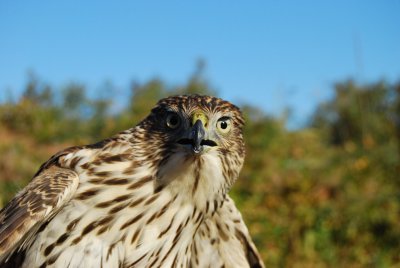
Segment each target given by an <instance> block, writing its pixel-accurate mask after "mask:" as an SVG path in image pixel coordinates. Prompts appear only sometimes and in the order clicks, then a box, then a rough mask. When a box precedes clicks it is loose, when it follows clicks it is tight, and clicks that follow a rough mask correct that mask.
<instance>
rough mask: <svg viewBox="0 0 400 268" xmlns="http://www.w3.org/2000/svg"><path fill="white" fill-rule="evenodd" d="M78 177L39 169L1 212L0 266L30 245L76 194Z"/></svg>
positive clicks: (53, 168)
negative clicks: (42, 227)
mask: <svg viewBox="0 0 400 268" xmlns="http://www.w3.org/2000/svg"><path fill="white" fill-rule="evenodd" d="M78 184H79V177H78V175H77V174H76V173H75V172H74V171H72V170H70V169H65V168H61V167H58V166H57V165H56V164H55V163H52V164H51V165H47V166H45V167H42V169H41V170H40V172H39V173H38V174H36V176H35V177H34V178H33V179H32V181H31V182H30V183H29V184H28V185H27V186H26V187H25V188H24V189H23V190H22V191H21V192H19V193H18V194H17V195H16V196H15V197H14V198H13V199H12V200H11V201H10V202H9V203H8V204H7V205H6V206H5V207H4V208H3V209H2V210H1V211H0V264H1V263H2V262H4V261H6V260H7V258H8V257H9V256H11V255H12V254H13V253H14V252H16V251H19V250H20V249H21V248H24V247H26V246H28V245H29V244H30V242H31V241H32V238H33V237H34V235H35V234H36V232H37V231H38V230H39V228H40V226H41V225H43V224H45V223H46V222H47V221H49V220H50V219H51V218H52V217H53V216H54V215H55V214H56V213H57V212H58V211H59V210H60V208H62V207H63V205H64V204H66V203H67V202H68V201H69V200H70V199H71V197H72V196H73V194H74V193H75V191H76V189H77V187H78Z"/></svg>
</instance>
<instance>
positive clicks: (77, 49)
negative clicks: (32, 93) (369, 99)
mask: <svg viewBox="0 0 400 268" xmlns="http://www.w3.org/2000/svg"><path fill="white" fill-rule="evenodd" d="M399 11H400V1H397V0H387V1H196V2H195V1H140V2H139V1H72V0H71V1H47V0H45V1H8V0H5V1H1V2H0V40H1V41H0V62H1V64H0V90H1V91H2V94H3V98H4V95H5V93H4V92H5V91H6V90H12V91H13V94H15V96H18V94H20V93H21V91H22V90H23V89H24V85H25V83H26V81H27V73H28V71H29V70H33V71H34V72H35V73H36V74H37V76H38V77H39V78H40V79H42V80H44V81H45V82H47V83H50V84H51V85H53V86H55V87H58V88H60V87H62V85H65V84H66V83H68V82H69V81H78V82H81V83H84V84H85V85H87V87H88V88H89V89H90V90H94V89H95V88H97V87H99V86H100V85H101V84H102V83H104V81H106V80H110V81H112V82H113V84H114V85H115V86H116V87H117V88H119V90H117V91H116V93H115V94H121V95H124V92H127V91H128V87H129V85H130V83H131V81H132V80H137V81H139V82H145V81H147V80H149V79H151V78H154V77H160V78H162V79H164V80H165V81H166V82H168V83H170V84H172V85H173V84H181V83H184V82H185V81H186V79H187V78H188V76H189V75H190V74H191V73H192V72H193V70H194V66H195V62H196V60H197V59H199V58H202V59H204V60H205V61H206V63H207V68H206V73H205V75H206V78H207V79H208V80H209V81H210V82H211V84H212V85H213V86H214V88H216V89H217V90H218V92H219V95H220V96H221V97H223V98H226V99H228V100H231V101H233V102H235V103H238V104H243V103H250V104H253V105H257V106H259V107H261V108H262V109H263V110H264V111H266V112H269V113H273V114H276V115H277V114H280V113H281V112H282V111H283V110H284V109H285V107H288V106H290V107H291V108H292V110H293V117H292V119H291V122H290V124H291V125H294V126H296V125H301V124H303V123H304V122H306V120H307V118H308V116H309V115H310V114H311V113H312V111H313V110H314V109H315V107H316V105H317V104H318V103H319V102H320V101H322V100H325V99H327V98H329V97H330V96H332V85H333V84H334V83H335V82H336V81H343V80H344V79H348V78H354V79H357V81H360V82H362V83H367V82H373V81H377V80H379V79H386V80H387V81H388V82H395V81H399V80H400V16H399ZM2 94H0V97H1V95H2ZM120 99H121V98H120Z"/></svg>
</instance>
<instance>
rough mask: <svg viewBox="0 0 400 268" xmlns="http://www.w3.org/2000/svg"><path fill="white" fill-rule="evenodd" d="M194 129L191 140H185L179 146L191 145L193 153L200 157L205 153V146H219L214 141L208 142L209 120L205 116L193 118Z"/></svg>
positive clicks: (199, 115)
mask: <svg viewBox="0 0 400 268" xmlns="http://www.w3.org/2000/svg"><path fill="white" fill-rule="evenodd" d="M192 122H193V127H192V129H191V130H190V133H189V138H184V139H181V140H179V141H178V143H179V144H184V145H185V144H186V145H191V149H192V152H193V153H194V154H195V155H198V154H200V153H202V152H203V151H204V146H205V145H206V146H217V143H216V142H215V141H213V140H207V139H205V138H206V129H205V128H204V125H205V124H207V119H206V117H205V116H204V114H195V115H194V117H193V121H192Z"/></svg>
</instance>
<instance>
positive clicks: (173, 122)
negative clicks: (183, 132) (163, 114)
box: [167, 114, 181, 129]
mask: <svg viewBox="0 0 400 268" xmlns="http://www.w3.org/2000/svg"><path fill="white" fill-rule="evenodd" d="M180 124H181V119H180V117H179V116H178V115H177V114H169V115H168V116H167V126H168V127H169V128H171V129H175V128H177V127H179V125H180Z"/></svg>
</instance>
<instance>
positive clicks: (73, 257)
mask: <svg viewBox="0 0 400 268" xmlns="http://www.w3.org/2000/svg"><path fill="white" fill-rule="evenodd" d="M243 124H244V120H243V117H242V115H241V112H240V110H239V109H238V108H237V107H236V106H234V105H233V104H231V103H229V102H227V101H224V100H222V99H219V98H215V97H210V96H199V95H190V96H186V95H185V96H174V97H168V98H165V99H161V100H160V101H159V102H158V103H157V104H156V106H155V107H154V108H153V109H152V110H151V113H150V114H149V115H148V116H147V117H146V118H145V119H144V120H143V121H141V122H140V123H139V124H138V125H137V126H136V127H133V128H131V129H128V130H126V131H123V132H120V133H119V134H117V135H115V136H113V137H111V138H108V139H105V140H103V141H101V142H98V143H96V144H92V145H86V146H77V147H72V148H68V149H66V150H64V151H61V152H59V153H57V154H55V155H54V156H52V157H51V158H50V159H49V160H48V161H47V162H45V163H44V164H43V165H42V166H41V167H40V169H39V171H38V172H37V173H36V174H35V175H34V177H33V179H32V180H31V182H30V183H29V184H28V185H27V186H26V187H25V188H24V189H23V190H22V191H20V192H19V193H18V194H17V195H16V196H15V197H14V199H12V200H11V201H10V202H9V203H8V204H7V205H6V206H5V207H4V208H3V209H2V210H1V211H0V266H1V267H47V266H49V267H264V264H263V263H262V261H261V259H260V257H259V254H258V252H257V249H256V248H255V246H254V244H253V242H252V241H251V238H250V235H249V232H248V230H247V228H246V226H245V224H244V222H243V220H242V217H241V214H240V212H239V211H238V209H237V208H236V206H235V204H234V202H233V201H232V199H231V198H230V197H229V196H228V191H229V189H230V188H231V186H232V185H233V183H234V182H235V180H236V179H237V177H238V175H239V172H240V170H241V167H242V164H243V160H244V155H245V146H244V142H243V136H242V127H243Z"/></svg>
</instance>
